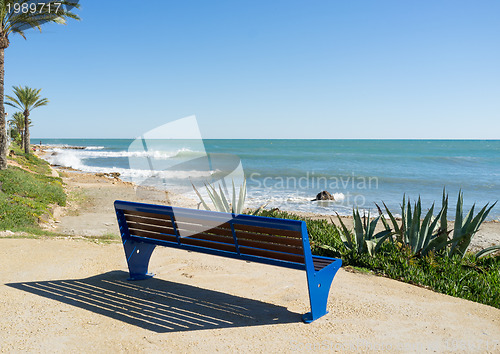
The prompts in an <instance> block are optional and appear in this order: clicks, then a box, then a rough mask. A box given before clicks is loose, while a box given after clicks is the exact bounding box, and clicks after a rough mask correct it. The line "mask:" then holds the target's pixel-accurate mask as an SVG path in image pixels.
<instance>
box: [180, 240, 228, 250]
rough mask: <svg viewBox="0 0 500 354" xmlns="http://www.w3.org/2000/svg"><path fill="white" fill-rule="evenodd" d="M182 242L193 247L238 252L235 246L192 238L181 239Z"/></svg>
mask: <svg viewBox="0 0 500 354" xmlns="http://www.w3.org/2000/svg"><path fill="white" fill-rule="evenodd" d="M180 241H181V244H185V245H193V246H200V247H206V248H212V249H215V250H222V251H229V252H236V247H235V245H234V244H227V243H220V242H213V241H205V240H198V239H194V238H192V237H181V238H180Z"/></svg>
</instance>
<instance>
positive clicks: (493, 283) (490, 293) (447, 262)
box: [260, 210, 500, 308]
mask: <svg viewBox="0 0 500 354" xmlns="http://www.w3.org/2000/svg"><path fill="white" fill-rule="evenodd" d="M260 215H263V216H269V217H277V218H285V219H294V220H305V221H306V223H307V229H308V231H309V238H310V242H311V249H312V252H313V254H317V255H322V256H330V257H338V258H341V259H342V262H343V266H348V267H352V268H354V269H368V270H370V271H371V272H373V273H375V274H377V275H383V276H387V277H390V278H392V279H396V280H400V281H404V282H407V283H410V284H415V285H418V286H422V287H426V288H429V289H432V290H434V291H437V292H440V293H443V294H448V295H451V296H455V297H460V298H463V299H468V300H472V301H476V302H479V303H483V304H486V305H490V306H494V307H496V308H500V297H499V296H498V294H499V293H500V257H498V256H497V257H492V256H491V255H489V256H485V257H476V256H475V255H472V254H469V253H467V254H466V255H465V256H464V257H462V255H461V254H454V255H447V254H445V252H444V251H442V252H433V251H430V252H428V253H427V255H426V256H423V255H421V254H418V255H417V254H415V253H414V252H413V250H412V249H411V247H409V246H408V245H406V244H403V243H400V242H390V241H386V242H383V243H382V244H381V245H380V247H379V249H378V252H377V253H375V254H374V256H372V255H370V253H369V252H358V248H356V247H349V246H348V245H346V244H345V243H344V242H343V241H342V236H341V235H342V231H341V230H339V229H338V228H337V227H336V226H335V225H334V224H332V223H330V222H328V221H327V220H310V219H304V218H300V217H298V216H296V215H294V214H290V213H286V212H282V211H269V210H263V211H261V212H260Z"/></svg>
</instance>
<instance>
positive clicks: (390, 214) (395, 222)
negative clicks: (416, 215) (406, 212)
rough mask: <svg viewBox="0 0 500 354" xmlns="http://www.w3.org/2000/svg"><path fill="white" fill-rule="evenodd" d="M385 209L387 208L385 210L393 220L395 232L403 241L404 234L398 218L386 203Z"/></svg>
mask: <svg viewBox="0 0 500 354" xmlns="http://www.w3.org/2000/svg"><path fill="white" fill-rule="evenodd" d="M403 198H404V197H403ZM384 207H385V210H386V211H387V214H388V215H389V218H390V219H391V222H392V226H393V227H394V232H395V233H396V235H398V237H399V238H400V240H399V241H402V237H403V234H402V232H401V229H400V228H399V225H398V222H397V221H396V218H395V217H394V216H393V215H392V213H391V211H390V210H389V208H388V207H387V205H385V203H384Z"/></svg>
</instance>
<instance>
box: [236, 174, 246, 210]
mask: <svg viewBox="0 0 500 354" xmlns="http://www.w3.org/2000/svg"><path fill="white" fill-rule="evenodd" d="M246 195H247V180H246V179H244V180H243V185H242V186H241V187H240V199H239V200H238V208H236V214H241V212H242V211H243V208H244V206H245V196H246Z"/></svg>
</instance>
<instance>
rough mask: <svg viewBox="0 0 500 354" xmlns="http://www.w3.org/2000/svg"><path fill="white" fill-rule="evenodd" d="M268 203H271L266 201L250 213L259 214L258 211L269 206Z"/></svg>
mask: <svg viewBox="0 0 500 354" xmlns="http://www.w3.org/2000/svg"><path fill="white" fill-rule="evenodd" d="M267 204H269V203H264V204H262V205H261V206H260V207H258V208H257V209H255V210H254V211H252V212H251V213H250V215H257V214H258V213H260V211H261V210H262V209H264V208H265V207H266V206H267Z"/></svg>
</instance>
